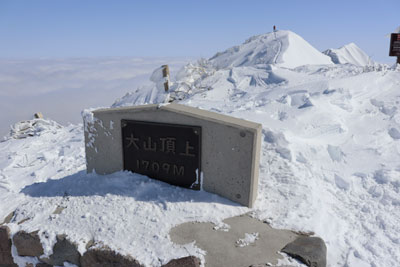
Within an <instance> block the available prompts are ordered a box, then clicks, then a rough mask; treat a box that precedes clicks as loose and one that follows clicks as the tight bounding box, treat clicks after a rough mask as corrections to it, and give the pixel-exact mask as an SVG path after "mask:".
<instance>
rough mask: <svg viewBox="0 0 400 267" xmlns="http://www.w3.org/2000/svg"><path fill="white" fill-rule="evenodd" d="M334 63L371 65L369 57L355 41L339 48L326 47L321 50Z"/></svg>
mask: <svg viewBox="0 0 400 267" xmlns="http://www.w3.org/2000/svg"><path fill="white" fill-rule="evenodd" d="M323 53H324V54H325V55H327V56H329V57H330V58H331V59H332V61H333V63H335V64H353V65H356V66H368V65H372V64H373V62H372V60H371V58H370V57H369V56H368V55H367V54H366V53H365V52H364V51H363V50H361V48H359V47H358V46H357V45H356V44H355V43H350V44H347V45H345V46H342V47H340V48H339V49H328V50H326V51H324V52H323Z"/></svg>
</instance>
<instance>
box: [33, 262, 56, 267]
mask: <svg viewBox="0 0 400 267" xmlns="http://www.w3.org/2000/svg"><path fill="white" fill-rule="evenodd" d="M36 267H53V265H50V264H47V263H44V262H40V263H37V264H36Z"/></svg>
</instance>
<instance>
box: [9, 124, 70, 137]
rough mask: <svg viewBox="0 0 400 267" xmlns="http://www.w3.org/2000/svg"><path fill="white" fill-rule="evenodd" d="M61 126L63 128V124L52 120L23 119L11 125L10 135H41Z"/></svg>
mask: <svg viewBox="0 0 400 267" xmlns="http://www.w3.org/2000/svg"><path fill="white" fill-rule="evenodd" d="M60 128H62V126H61V125H60V124H58V123H57V122H55V121H52V120H44V119H33V120H27V121H21V122H17V123H16V124H14V125H12V126H11V131H10V137H11V138H14V139H22V138H26V137H31V136H39V135H41V134H42V133H46V132H54V131H57V130H58V129H60Z"/></svg>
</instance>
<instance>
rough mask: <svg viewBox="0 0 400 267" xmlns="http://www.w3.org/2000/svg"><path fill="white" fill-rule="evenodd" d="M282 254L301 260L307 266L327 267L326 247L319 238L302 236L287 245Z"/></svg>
mask: <svg viewBox="0 0 400 267" xmlns="http://www.w3.org/2000/svg"><path fill="white" fill-rule="evenodd" d="M282 252H285V253H286V254H288V255H289V256H291V257H293V258H295V259H298V260H300V261H301V262H303V263H304V264H306V265H307V266H311V267H325V266H326V245H325V242H324V240H322V239H321V238H319V237H308V236H300V237H298V238H297V239H296V240H295V241H293V242H291V243H289V244H287V245H286V246H285V247H284V248H283V249H282Z"/></svg>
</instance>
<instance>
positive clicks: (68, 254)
mask: <svg viewBox="0 0 400 267" xmlns="http://www.w3.org/2000/svg"><path fill="white" fill-rule="evenodd" d="M80 258H81V255H80V254H79V252H78V250H77V248H76V247H75V245H74V244H73V243H71V242H70V241H69V240H68V239H67V238H66V236H64V235H58V236H57V243H56V244H55V245H54V247H53V254H52V255H50V258H41V259H40V260H41V261H43V262H45V263H47V264H51V265H58V266H59V265H61V266H62V265H63V264H64V262H65V261H67V262H69V263H72V264H75V265H78V266H79V262H80Z"/></svg>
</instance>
